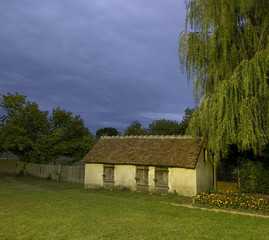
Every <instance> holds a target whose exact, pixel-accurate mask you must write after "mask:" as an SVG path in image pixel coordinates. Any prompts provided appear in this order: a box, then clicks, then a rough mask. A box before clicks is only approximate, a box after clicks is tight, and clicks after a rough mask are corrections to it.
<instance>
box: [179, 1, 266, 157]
mask: <svg viewBox="0 0 269 240" xmlns="http://www.w3.org/2000/svg"><path fill="white" fill-rule="evenodd" d="M186 8H187V16H186V30H185V32H183V33H181V35H180V39H179V43H180V45H179V53H180V62H181V64H182V67H183V68H184V67H185V68H186V71H187V75H188V79H189V81H190V80H191V81H192V82H193V86H194V92H195V96H196V98H197V100H200V105H199V107H198V109H197V110H196V111H195V112H194V113H193V116H192V118H191V121H190V128H189V129H190V132H191V133H192V135H193V136H200V135H201V136H202V137H203V138H204V140H205V143H206V144H207V145H208V148H209V149H211V151H212V152H213V153H214V154H215V156H216V157H217V158H219V157H221V156H226V155H227V153H228V150H229V146H230V145H232V144H235V145H236V146H237V148H238V150H239V151H247V150H252V151H253V152H254V153H255V154H257V155H264V152H265V150H266V148H268V144H269V44H268V39H269V4H268V0H248V1H245V0H236V1H226V0H186ZM188 25H189V26H190V27H191V30H192V31H190V32H188V31H187V26H188Z"/></svg>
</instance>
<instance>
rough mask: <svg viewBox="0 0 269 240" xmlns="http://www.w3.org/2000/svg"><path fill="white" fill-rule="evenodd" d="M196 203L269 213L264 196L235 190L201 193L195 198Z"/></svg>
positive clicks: (267, 203)
mask: <svg viewBox="0 0 269 240" xmlns="http://www.w3.org/2000/svg"><path fill="white" fill-rule="evenodd" d="M194 200H195V203H196V204H202V205H206V206H210V207H218V208H226V209H242V210H247V211H256V212H262V213H266V214H268V213H269V202H268V200H266V199H263V198H255V197H251V196H248V195H246V194H244V193H243V194H239V193H234V192H222V193H217V194H215V193H211V194H209V193H204V192H203V193H201V194H199V195H197V196H196V197H195V198H194Z"/></svg>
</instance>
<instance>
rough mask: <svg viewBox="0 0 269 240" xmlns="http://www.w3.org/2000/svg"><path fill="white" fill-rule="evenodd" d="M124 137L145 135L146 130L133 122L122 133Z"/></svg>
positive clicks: (137, 122) (136, 122) (138, 123)
mask: <svg viewBox="0 0 269 240" xmlns="http://www.w3.org/2000/svg"><path fill="white" fill-rule="evenodd" d="M124 135H125V136H140V135H147V130H146V129H145V128H142V125H141V123H140V122H139V121H134V122H132V123H131V125H130V126H129V127H127V128H126V130H125V131H124Z"/></svg>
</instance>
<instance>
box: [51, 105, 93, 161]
mask: <svg viewBox="0 0 269 240" xmlns="http://www.w3.org/2000/svg"><path fill="white" fill-rule="evenodd" d="M72 115H73V113H72V112H68V111H66V110H63V109H60V108H56V109H53V111H52V116H51V117H50V119H49V120H50V123H51V126H52V129H51V131H50V134H49V137H50V140H51V143H53V145H52V146H51V151H52V152H53V153H54V155H55V156H63V155H64V156H73V157H75V158H81V157H83V156H85V154H86V153H87V152H88V151H89V149H90V148H91V147H92V146H93V136H92V134H91V133H90V132H89V130H88V129H87V128H86V127H84V122H83V119H82V118H81V117H80V116H79V115H76V116H74V117H73V116H72Z"/></svg>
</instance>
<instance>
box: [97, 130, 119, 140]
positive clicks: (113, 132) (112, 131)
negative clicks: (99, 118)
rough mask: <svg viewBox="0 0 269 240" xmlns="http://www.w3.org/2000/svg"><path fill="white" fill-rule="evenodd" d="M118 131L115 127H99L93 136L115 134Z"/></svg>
mask: <svg viewBox="0 0 269 240" xmlns="http://www.w3.org/2000/svg"><path fill="white" fill-rule="evenodd" d="M118 134H119V133H118V131H117V129H116V128H100V129H98V130H97V131H96V134H95V137H96V138H100V137H102V136H117V135H118Z"/></svg>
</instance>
